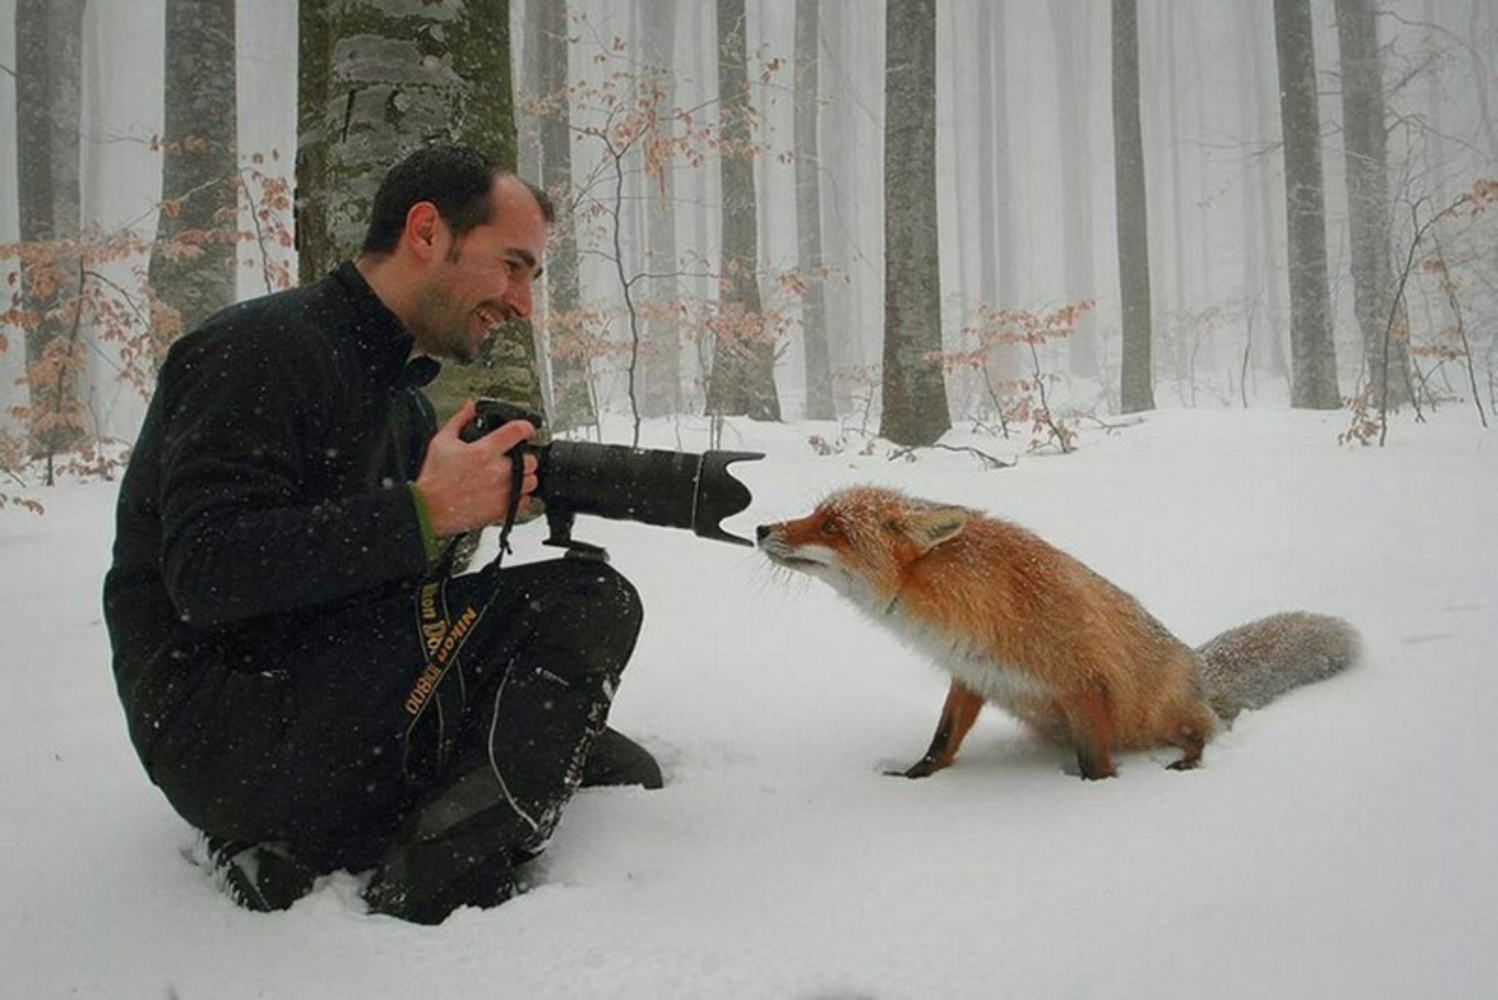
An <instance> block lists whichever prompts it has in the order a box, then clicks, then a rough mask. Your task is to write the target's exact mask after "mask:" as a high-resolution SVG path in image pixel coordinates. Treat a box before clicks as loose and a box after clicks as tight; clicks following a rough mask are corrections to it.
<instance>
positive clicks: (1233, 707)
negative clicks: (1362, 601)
mask: <svg viewBox="0 0 1498 1000" xmlns="http://www.w3.org/2000/svg"><path fill="white" fill-rule="evenodd" d="M1361 648H1362V639H1361V637H1360V636H1359V635H1358V631H1357V629H1355V628H1353V627H1352V626H1351V625H1349V624H1348V623H1347V622H1345V621H1343V620H1342V619H1340V618H1333V617H1331V616H1329V615H1315V614H1310V613H1308V612H1304V611H1288V612H1285V613H1283V614H1278V615H1270V616H1269V617H1268V618H1261V619H1259V620H1258V621H1255V622H1250V623H1248V624H1247V625H1240V626H1239V627H1238V628H1234V629H1229V630H1228V631H1226V632H1224V633H1222V634H1221V635H1219V636H1217V637H1216V638H1214V639H1212V640H1211V641H1209V642H1207V643H1205V644H1204V645H1201V646H1198V647H1197V650H1196V653H1197V655H1198V656H1199V657H1200V658H1201V661H1202V681H1203V684H1204V687H1205V689H1206V695H1207V701H1208V702H1209V703H1210V704H1211V706H1212V709H1213V710H1214V711H1215V712H1216V713H1217V714H1218V715H1219V716H1221V717H1222V718H1223V719H1226V720H1228V721H1231V720H1232V719H1233V717H1234V716H1236V715H1237V714H1238V713H1239V712H1240V711H1242V710H1243V709H1245V708H1250V709H1252V708H1262V707H1264V706H1265V705H1267V704H1269V703H1270V702H1271V701H1273V700H1274V699H1276V698H1278V697H1279V696H1280V695H1282V694H1284V693H1285V692H1287V691H1290V690H1291V689H1293V688H1297V687H1300V686H1301V685H1303V684H1310V683H1313V682H1315V681H1319V680H1322V679H1324V678H1327V677H1330V676H1332V675H1333V674H1336V673H1339V672H1341V671H1343V670H1345V669H1347V668H1348V667H1350V666H1351V665H1352V664H1353V663H1355V662H1356V661H1357V659H1358V655H1359V653H1360V650H1361Z"/></svg>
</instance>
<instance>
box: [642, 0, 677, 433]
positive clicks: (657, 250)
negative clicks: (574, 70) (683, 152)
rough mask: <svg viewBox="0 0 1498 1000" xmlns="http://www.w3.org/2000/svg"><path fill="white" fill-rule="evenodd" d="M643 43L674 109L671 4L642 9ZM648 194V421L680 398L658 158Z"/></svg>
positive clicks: (666, 138)
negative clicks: (649, 275)
mask: <svg viewBox="0 0 1498 1000" xmlns="http://www.w3.org/2000/svg"><path fill="white" fill-rule="evenodd" d="M641 13H642V15H643V18H644V33H643V34H644V37H643V43H642V46H641V54H642V56H643V59H644V71H645V72H646V73H647V74H650V75H652V76H653V77H654V78H655V83H654V86H655V87H657V88H659V90H660V91H661V93H662V95H663V96H664V97H665V99H666V104H667V106H668V107H672V108H675V107H678V106H679V101H678V100H677V96H676V93H675V79H676V74H675V72H674V61H675V60H674V56H673V50H674V48H675V45H676V4H674V3H651V4H645V5H644V9H643V11H642V12H641ZM674 118H675V116H674V115H673V116H668V117H666V118H665V119H664V120H662V121H661V123H660V126H659V128H660V133H661V135H660V145H662V146H663V147H664V148H670V147H671V146H672V144H673V136H674V135H675V130H676V123H675V120H674ZM652 170H653V175H652V176H649V177H647V180H648V181H649V183H647V185H646V186H647V188H648V189H649V190H648V192H647V194H646V197H645V232H646V241H647V248H648V249H647V252H646V255H645V257H646V261H647V262H648V263H647V265H646V270H647V271H648V272H650V274H651V277H650V278H649V280H648V281H647V282H646V286H645V287H646V294H647V298H648V300H649V303H650V309H649V315H648V318H647V320H646V325H645V329H646V334H645V348H646V349H645V352H644V356H643V357H642V358H641V362H642V369H643V370H642V373H641V374H642V377H641V384H642V387H643V388H642V392H641V396H640V412H641V413H642V414H644V415H645V416H648V417H659V416H665V415H667V414H673V413H680V412H681V409H682V395H681V324H680V322H679V321H678V316H677V313H676V310H675V305H676V304H677V303H679V302H680V301H681V295H682V291H681V281H680V269H679V265H678V262H677V256H678V254H677V247H676V190H675V187H676V185H675V179H674V177H673V171H672V169H671V164H670V162H668V161H666V160H665V159H664V158H663V157H662V158H658V159H656V160H655V162H654V164H653V167H652V165H651V164H650V163H648V162H647V167H646V173H647V174H652Z"/></svg>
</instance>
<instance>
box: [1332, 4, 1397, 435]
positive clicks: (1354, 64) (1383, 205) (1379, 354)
mask: <svg viewBox="0 0 1498 1000" xmlns="http://www.w3.org/2000/svg"><path fill="white" fill-rule="evenodd" d="M1374 15H1375V10H1374V5H1373V3H1372V0H1337V44H1338V50H1339V56H1340V60H1341V67H1342V135H1343V148H1344V151H1345V156H1346V159H1347V210H1348V223H1349V226H1350V228H1351V236H1352V294H1353V312H1354V313H1355V314H1356V315H1357V320H1358V329H1359V330H1360V331H1361V333H1362V337H1363V357H1364V358H1365V359H1366V363H1367V366H1368V381H1369V384H1370V385H1371V386H1372V388H1373V404H1374V405H1375V406H1377V407H1383V406H1384V405H1385V400H1384V398H1383V391H1384V386H1388V390H1389V396H1390V398H1389V399H1388V400H1387V403H1388V405H1392V406H1397V405H1399V404H1401V403H1405V402H1408V401H1409V399H1410V391H1409V388H1410V385H1409V354H1408V350H1407V348H1408V342H1407V341H1406V339H1405V338H1403V337H1397V336H1395V337H1391V339H1390V343H1389V345H1388V348H1389V350H1388V351H1386V350H1385V345H1384V334H1385V331H1386V330H1387V329H1388V326H1389V309H1390V308H1391V306H1392V298H1393V274H1392V269H1391V267H1390V261H1389V253H1390V245H1389V241H1390V229H1391V223H1392V219H1391V217H1390V214H1389V171H1388V152H1387V142H1386V133H1385V131H1384V129H1385V125H1384V81H1383V60H1382V58H1381V57H1380V55H1379V50H1378V22H1377V21H1376V20H1375V17H1374ZM1386 354H1387V355H1388V356H1389V361H1388V363H1387V364H1386V363H1385V361H1384V358H1385V356H1386ZM1390 365H1392V366H1394V368H1395V372H1388V371H1386V369H1387V368H1388V367H1389V366H1390Z"/></svg>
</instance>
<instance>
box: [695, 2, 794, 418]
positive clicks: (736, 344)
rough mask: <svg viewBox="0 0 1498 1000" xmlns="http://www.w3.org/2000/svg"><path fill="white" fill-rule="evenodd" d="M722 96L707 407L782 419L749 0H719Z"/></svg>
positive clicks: (720, 411)
mask: <svg viewBox="0 0 1498 1000" xmlns="http://www.w3.org/2000/svg"><path fill="white" fill-rule="evenodd" d="M717 13H718V96H719V113H720V115H721V117H722V140H723V141H722V143H721V147H720V150H719V157H718V172H719V177H720V179H721V187H722V195H721V199H722V206H723V209H722V211H723V265H722V273H721V276H720V278H719V284H720V287H721V293H720V296H719V317H718V323H719V328H718V330H717V334H716V337H715V338H714V350H713V371H712V375H711V377H710V378H709V379H708V389H707V409H708V412H709V413H712V414H718V415H723V416H748V417H749V418H750V419H753V420H779V419H780V400H779V398H778V396H777V395H776V393H775V345H774V343H773V341H772V339H771V336H770V335H769V333H768V332H767V331H766V330H765V328H764V316H763V307H762V305H761V302H760V295H759V281H758V277H757V272H758V263H759V241H758V233H757V231H756V228H755V227H756V222H757V209H756V207H755V197H754V160H753V154H752V151H751V150H752V130H751V124H750V120H751V117H752V109H751V108H750V106H749V70H748V56H747V52H746V41H745V30H746V24H745V20H744V0H718V7H717Z"/></svg>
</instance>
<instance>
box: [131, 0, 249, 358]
mask: <svg viewBox="0 0 1498 1000" xmlns="http://www.w3.org/2000/svg"><path fill="white" fill-rule="evenodd" d="M165 51H166V81H165V83H166V86H165V104H164V111H165V127H164V129H163V132H162V137H161V142H162V158H161V200H162V203H163V204H162V211H161V214H160V215H159V216H158V218H157V223H156V247H155V248H154V249H153V250H152V253H151V263H150V267H149V271H148V275H149V279H150V283H151V288H152V290H153V292H154V293H155V295H156V298H157V301H158V302H159V303H160V305H162V306H165V307H166V308H164V309H158V310H157V311H156V314H155V315H154V316H153V317H152V322H153V324H154V325H156V326H157V327H158V329H160V328H163V327H164V328H166V329H168V330H175V331H176V332H178V333H186V332H187V331H189V330H192V329H194V328H195V327H197V326H198V325H199V324H201V323H202V322H203V321H204V320H206V319H207V318H208V317H209V316H211V315H213V314H214V313H216V312H218V311H219V310H220V309H222V308H224V307H225V306H227V305H229V304H230V303H231V302H233V301H234V299H235V268H234V264H235V252H234V248H235V242H236V235H235V234H236V232H237V231H238V228H239V227H238V225H237V222H236V218H235V216H236V214H237V210H238V203H239V199H238V190H239V184H238V178H237V176H236V169H237V162H236V160H237V154H236V148H237V141H238V126H237V121H236V118H237V111H238V89H237V87H236V85H235V68H234V0H167V5H166V50H165ZM167 244H179V245H180V244H187V245H191V246H193V247H194V248H196V249H197V250H198V251H199V252H198V253H197V254H195V255H190V256H189V255H184V254H181V253H178V252H169V251H168V250H167Z"/></svg>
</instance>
